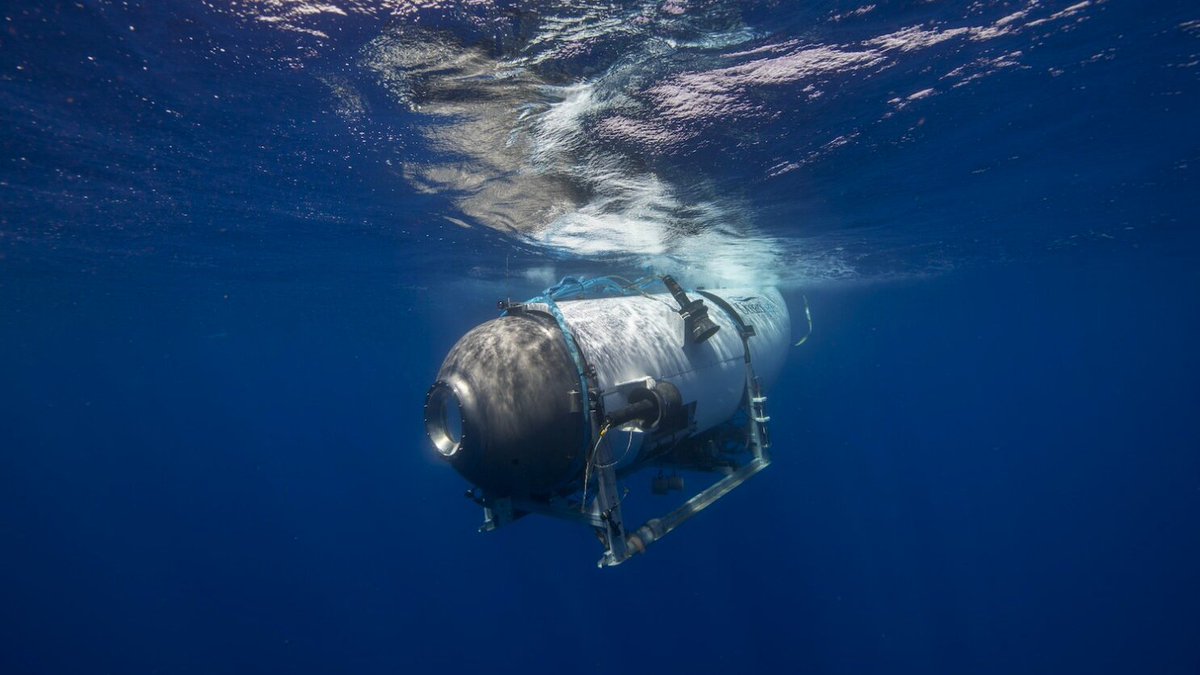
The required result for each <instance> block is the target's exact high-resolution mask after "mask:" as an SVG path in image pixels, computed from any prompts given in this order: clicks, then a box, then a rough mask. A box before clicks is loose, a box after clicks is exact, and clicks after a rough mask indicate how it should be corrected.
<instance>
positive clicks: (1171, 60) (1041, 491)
mask: <svg viewBox="0 0 1200 675" xmlns="http://www.w3.org/2000/svg"><path fill="white" fill-rule="evenodd" d="M1198 84H1200V7H1197V6H1196V5H1195V3H1191V2H1182V1H1166V0H1163V1H1155V2H1131V1H1130V0H1083V1H1081V2H1072V1H1071V0H1065V1H1061V2H1060V1H1055V0H1013V1H986V0H980V1H975V2H932V1H918V0H912V1H908V2H888V1H886V0H876V1H875V2H869V1H868V0H861V1H860V2H829V1H826V2H804V3H801V2H782V1H778V0H776V1H768V0H762V1H750V2H729V1H719V0H710V1H701V0H664V1H660V2H649V1H646V2H586V1H583V0H559V1H557V2H549V1H547V2H500V1H492V0H462V1H460V2H439V1H437V0H382V1H380V2H370V1H369V0H326V1H324V2H316V1H314V0H228V1H226V2H217V1H211V2H182V1H174V2H144V3H142V2H116V1H100V0H82V1H79V2H19V1H18V2H6V3H3V4H2V5H0V576H2V577H3V579H4V580H5V582H4V584H3V590H2V591H0V672H4V673H89V674H90V673H249V672H280V673H301V672H303V673H325V672H353V673H385V672H418V673H423V672H435V671H436V672H470V671H486V672H495V673H508V672H513V673H516V672H520V673H549V672H578V673H592V672H615V671H618V670H624V671H633V672H655V671H658V672H668V673H674V672H693V673H729V672H734V673H739V672H810V673H1056V674H1057V673H1098V672H1111V673H1131V672H1139V673H1196V672H1200V614H1198V613H1197V610H1196V608H1197V606H1200V574H1198V573H1197V570H1200V422H1198V421H1197V420H1198V419H1200V418H1198V417H1197V414H1198V413H1197V411H1198V410H1200V384H1198V383H1200V354H1198V352H1197V349H1196V346H1197V344H1200V299H1198V296H1197V291H1200V234H1198V233H1197V229H1196V226H1197V219H1198V216H1200V208H1198V207H1200V199H1198V198H1197V195H1198V194H1200V185H1198V183H1200V181H1198V180H1197V171H1198V169H1200V131H1198V125H1197V123H1196V121H1197V119H1198V113H1200V86H1198ZM644 273H670V274H673V275H675V276H677V277H678V278H679V279H681V280H682V281H684V282H685V283H687V284H689V285H692V286H695V285H710V286H717V285H762V286H767V285H774V286H778V287H779V288H780V289H781V290H782V292H783V294H784V296H785V298H786V299H787V300H788V302H789V304H790V306H791V310H792V317H793V324H794V325H793V331H794V333H795V334H796V335H800V334H802V333H803V332H804V326H803V324H802V321H801V319H800V317H801V316H802V308H803V306H804V302H805V300H804V298H807V302H808V303H809V305H810V306H811V309H812V313H813V319H814V329H813V332H812V335H811V337H810V338H809V339H808V340H807V341H806V342H805V343H804V344H803V345H801V346H799V347H796V348H793V349H791V350H790V353H789V355H788V361H787V365H786V366H785V370H784V372H783V374H782V376H781V377H780V380H779V381H778V382H777V383H776V384H775V385H774V386H773V387H772V388H771V389H770V390H769V391H768V392H767V394H768V396H769V399H770V400H769V406H770V413H771V415H772V423H771V433H772V438H773V440H774V447H773V458H774V462H773V464H772V466H771V467H770V468H769V469H767V470H766V471H764V472H763V473H761V474H759V475H757V476H755V477H754V478H753V479H751V480H750V481H749V482H748V483H747V484H746V485H744V486H743V487H741V488H739V489H738V490H736V491H735V492H734V493H732V494H731V495H729V496H728V497H727V498H725V499H723V500H721V501H720V502H719V503H717V504H716V505H715V506H713V507H712V508H710V509H708V510H707V511H705V512H704V513H703V514H701V515H700V516H698V517H697V518H695V519H693V520H692V521H690V522H688V523H687V524H686V525H684V526H683V527H681V528H680V529H679V530H678V531H676V532H673V533H672V534H670V535H669V536H668V537H666V538H665V539H663V540H662V541H661V542H658V543H656V544H655V545H654V546H652V547H651V548H650V549H649V551H648V552H647V553H646V554H645V555H643V556H640V557H638V558H635V559H633V560H631V561H629V562H627V563H625V564H623V565H621V566H619V567H615V568H610V569H603V570H600V569H597V568H596V566H595V561H596V559H597V558H598V557H599V555H600V553H601V551H600V549H599V547H598V546H597V544H596V541H595V538H594V537H593V536H592V534H591V533H590V532H588V531H587V530H586V529H584V528H578V527H575V526H571V525H569V524H566V523H563V522H559V521H553V520H550V519H545V518H526V519H524V520H522V521H520V522H518V523H515V524H513V525H512V526H511V527H505V528H503V529H501V530H499V531H497V532H493V533H488V534H479V533H477V532H476V528H477V527H478V526H479V524H480V522H481V519H482V514H481V513H480V510H479V508H478V507H477V506H476V505H474V504H472V503H471V502H470V501H468V500H466V499H464V498H463V497H462V493H463V490H464V489H465V488H466V487H467V484H466V483H465V481H464V480H463V479H462V478H460V477H459V476H458V475H457V474H456V473H455V472H454V471H453V470H451V469H450V468H449V467H447V466H446V465H445V464H444V463H443V462H441V461H438V460H437V459H436V458H435V454H434V452H433V450H432V448H431V446H430V443H429V441H428V439H427V438H426V436H425V432H424V425H423V420H422V404H423V401H424V396H425V392H426V390H427V388H428V387H429V385H430V383H431V382H432V381H433V379H434V376H435V374H436V372H437V369H438V367H439V365H440V363H441V360H442V358H443V357H444V355H445V354H446V352H447V350H448V349H449V348H450V347H451V346H452V345H453V344H454V342H455V341H456V340H457V339H458V337H459V336H461V335H462V334H463V333H464V332H465V331H467V330H469V329H470V328H471V327H472V326H474V325H476V324H479V323H481V322H483V321H486V320H488V319H491V318H493V317H494V316H495V302H496V301H497V300H498V299H501V298H510V297H511V298H518V299H519V298H525V297H530V296H533V295H536V294H537V293H538V292H540V290H541V289H543V288H544V287H546V286H549V285H550V284H553V283H554V282H555V281H556V280H557V279H558V278H560V277H561V276H564V275H581V276H596V275H602V274H623V275H627V276H636V275H639V274H644ZM626 487H628V488H629V489H630V495H631V496H630V497H629V498H630V499H638V500H643V503H646V502H648V503H650V504H653V501H652V500H653V499H654V497H652V496H651V495H650V494H649V492H650V491H649V478H648V477H647V476H635V477H633V478H631V479H630V480H629V481H628V485H626Z"/></svg>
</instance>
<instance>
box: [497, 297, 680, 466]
mask: <svg viewBox="0 0 1200 675" xmlns="http://www.w3.org/2000/svg"><path fill="white" fill-rule="evenodd" d="M655 280H657V277H646V278H644V279H640V280H638V281H637V282H634V283H628V282H627V283H626V284H625V285H622V284H621V283H619V282H618V281H617V280H616V279H613V278H612V277H595V278H593V279H579V278H577V277H563V278H562V279H560V280H559V282H558V283H557V284H555V285H553V286H551V287H550V288H547V289H546V290H544V291H542V294H541V295H539V296H537V297H536V298H532V299H530V300H529V301H527V302H526V303H525V304H527V305H532V304H544V305H546V308H547V311H549V312H550V316H552V317H554V322H555V323H557V324H558V329H559V330H560V331H562V335H563V340H564V341H565V342H566V343H567V352H568V353H569V354H570V355H571V360H572V361H574V362H575V373H576V375H578V376H579V394H580V398H581V400H582V402H583V410H584V414H585V415H587V416H588V418H589V419H586V420H585V421H584V425H583V448H584V450H585V451H587V450H590V449H591V447H592V424H591V419H590V416H591V399H590V398H589V396H588V383H587V375H586V366H585V364H584V362H583V354H581V353H580V352H579V344H578V342H576V340H575V333H574V331H572V330H571V327H570V326H569V325H567V320H566V318H565V317H563V314H562V311H561V310H559V308H558V303H557V302H556V300H561V299H563V298H573V297H577V296H581V295H586V294H587V293H589V292H597V291H599V292H604V291H610V292H615V293H617V294H618V295H630V294H633V293H640V292H643V290H644V289H645V287H646V286H647V285H648V284H649V283H652V282H653V281H655ZM507 314H508V310H505V311H504V312H502V313H501V316H506V315H507Z"/></svg>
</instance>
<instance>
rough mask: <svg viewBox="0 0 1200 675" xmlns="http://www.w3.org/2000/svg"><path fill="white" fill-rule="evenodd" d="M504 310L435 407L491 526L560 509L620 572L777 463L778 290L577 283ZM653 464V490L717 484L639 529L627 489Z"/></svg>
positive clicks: (431, 422) (433, 414) (436, 430)
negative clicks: (770, 401)
mask: <svg viewBox="0 0 1200 675" xmlns="http://www.w3.org/2000/svg"><path fill="white" fill-rule="evenodd" d="M662 291H665V292H662ZM499 304H500V310H501V316H499V317H498V318H496V319H493V320H491V321H488V322H486V323H483V324H481V325H479V326H477V327H475V328H474V329H472V330H471V331H469V332H467V334H466V335H464V336H463V337H462V338H461V339H460V340H459V341H458V343H457V344H455V345H454V347H453V348H452V349H451V350H450V352H449V354H448V355H447V356H446V359H445V361H444V362H443V364H442V366H441V369H440V371H439V372H438V375H437V380H436V381H435V382H434V384H433V386H432V387H431V388H430V390H429V393H428V395H427V396H426V401H425V426H426V431H427V433H428V434H429V438H430V440H431V441H432V442H433V445H434V448H435V449H436V451H437V452H438V454H439V455H440V456H441V457H443V458H444V459H445V460H446V461H447V462H449V463H450V464H451V465H452V466H453V467H454V468H455V469H456V470H457V471H458V472H459V473H460V474H461V475H462V476H463V477H464V478H466V479H467V480H468V481H469V482H470V483H471V484H472V485H473V486H474V487H473V488H472V489H471V490H470V491H468V493H467V494H468V496H469V497H471V498H472V499H473V500H475V501H476V502H477V503H478V504H479V505H481V506H482V507H483V509H484V526H483V528H482V529H484V530H493V529H496V528H497V527H500V526H503V525H506V524H508V523H510V522H512V521H514V520H516V519H518V518H520V517H522V516H525V515H528V514H531V513H537V514H543V515H550V516H555V517H559V518H564V519H567V520H570V521H573V522H577V523H580V524H582V525H585V526H588V527H591V528H594V529H595V531H596V533H597V535H598V536H599V538H600V540H601V543H602V544H603V545H604V548H605V551H604V556H603V557H602V558H601V559H600V563H599V564H600V565H601V566H606V565H616V564H619V563H621V562H623V561H624V560H626V559H628V558H629V557H631V556H632V555H634V554H637V553H640V552H642V551H644V550H645V548H646V547H647V546H648V545H649V544H651V543H653V542H654V541H656V540H658V539H659V538H661V537H662V536H663V535H665V534H666V533H667V532H670V531H671V530H673V529H674V528H675V527H676V526H677V525H679V524H680V523H682V522H684V521H685V520H687V519H688V518H690V517H691V516H693V515H695V514H696V513H698V512H699V511H700V510H702V509H703V508H705V507H706V506H708V505H709V504H711V503H712V502H714V501H716V500H717V499H719V498H720V497H722V496H723V495H725V494H727V493H728V492H729V491H730V490H732V489H733V488H735V487H737V486H738V485H740V484H741V483H742V482H744V481H745V480H746V479H747V478H749V477H750V476H751V475H753V474H755V473H757V472H758V471H760V470H761V469H763V468H765V467H766V466H767V464H768V463H769V461H770V460H769V456H768V454H767V449H768V447H769V441H768V436H767V427H766V425H767V422H768V420H769V418H768V417H767V415H766V413H765V402H766V397H765V396H764V395H763V387H764V386H766V385H767V384H769V383H770V382H771V381H772V380H774V379H775V377H776V376H777V375H778V373H779V371H780V370H781V368H782V366H783V362H784V359H785V357H786V355H787V350H788V345H789V342H790V337H791V336H790V331H791V326H790V319H789V315H788V309H787V305H786V304H785V303H784V301H783V298H782V297H781V296H780V294H779V292H778V291H777V290H775V289H772V288H766V289H708V290H703V289H702V290H691V291H688V290H684V289H683V288H682V287H680V285H679V284H678V283H676V282H675V280H674V279H672V278H671V277H669V276H664V277H651V278H646V279H642V280H639V281H638V282H632V283H631V282H627V281H625V280H623V279H620V278H616V277H600V278H595V279H587V280H578V279H574V278H566V279H563V280H562V281H561V282H559V284H557V285H556V286H554V287H551V288H549V289H547V290H546V291H545V292H544V293H543V294H542V295H540V296H538V297H536V298H533V299H531V300H529V301H527V302H523V303H511V302H506V301H502V302H501V303H499ZM643 470H650V471H654V470H657V471H658V474H657V476H655V477H654V478H653V480H652V481H651V486H652V492H654V493H656V494H663V493H666V492H668V491H669V490H671V489H681V488H682V479H681V478H679V477H678V472H679V471H694V472H703V473H707V474H711V475H714V476H716V477H717V478H716V480H715V481H714V482H713V483H712V484H711V485H709V486H708V487H706V488H704V489H703V490H700V491H699V492H697V493H696V494H695V495H693V496H692V497H691V498H690V499H688V500H687V501H686V502H685V503H683V504H682V505H680V506H679V507H677V508H675V509H673V510H671V511H670V512H668V513H666V514H663V515H662V516H660V517H656V518H651V519H649V520H648V521H647V522H646V523H645V524H644V525H642V526H641V527H639V528H637V529H635V530H633V531H629V530H627V529H626V525H625V523H624V519H623V516H622V499H623V496H624V495H623V494H621V492H620V489H619V484H620V483H622V482H624V481H626V480H627V479H628V478H629V477H630V476H631V475H632V474H635V473H638V472H641V471H643ZM666 471H669V472H671V475H670V476H668V475H666V473H665V472H666Z"/></svg>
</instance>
